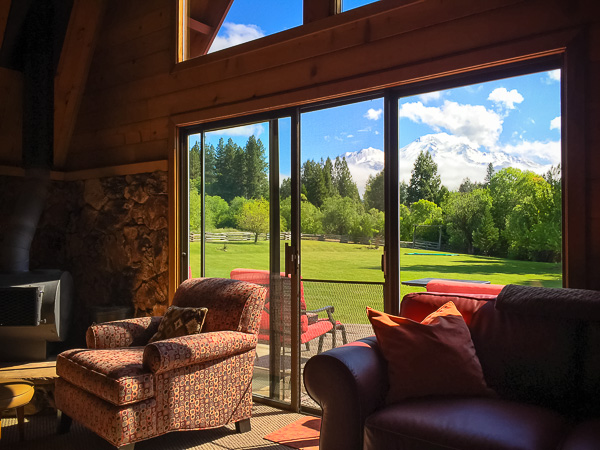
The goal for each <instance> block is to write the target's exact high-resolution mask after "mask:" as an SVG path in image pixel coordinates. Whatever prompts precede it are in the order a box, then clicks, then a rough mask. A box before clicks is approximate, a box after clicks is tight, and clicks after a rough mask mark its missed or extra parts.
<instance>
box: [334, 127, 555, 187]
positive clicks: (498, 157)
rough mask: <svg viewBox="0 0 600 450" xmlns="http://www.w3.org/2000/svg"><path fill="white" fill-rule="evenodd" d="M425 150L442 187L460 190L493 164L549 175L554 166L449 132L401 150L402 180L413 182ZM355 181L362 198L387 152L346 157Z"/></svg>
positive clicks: (362, 152) (481, 177)
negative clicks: (485, 147) (487, 148)
mask: <svg viewBox="0 0 600 450" xmlns="http://www.w3.org/2000/svg"><path fill="white" fill-rule="evenodd" d="M421 151H427V152H429V153H430V154H431V156H432V157H433V160H434V161H435V163H436V164H437V166H438V173H439V174H440V177H441V179H442V184H443V185H444V186H446V187H447V188H448V189H450V190H456V189H458V187H459V186H460V184H461V183H462V181H463V180H464V179H465V178H467V177H468V178H469V179H470V180H471V181H473V182H476V181H478V182H482V181H483V180H484V179H485V175H486V171H487V166H488V164H489V163H492V164H493V166H494V169H495V170H496V171H498V170H500V169H503V168H505V167H515V168H517V169H521V170H531V171H532V172H536V173H539V174H543V173H546V172H547V171H548V169H549V168H550V166H551V164H538V163H536V162H534V161H531V160H529V159H524V158H517V157H514V156H511V155H509V154H507V153H505V152H502V151H497V152H486V151H480V150H477V149H475V148H474V147H473V146H472V145H471V144H470V142H469V141H468V140H467V139H465V138H461V137H457V136H453V135H449V134H447V133H436V134H428V135H425V136H422V137H420V138H419V139H417V140H415V141H413V142H411V143H410V144H408V145H406V146H405V147H402V148H401V149H400V155H399V156H400V179H401V180H403V181H405V182H407V183H408V182H409V181H410V176H411V171H412V169H413V167H414V164H415V160H416V159H417V157H418V156H419V153H420V152H421ZM341 156H344V157H345V158H346V162H347V163H348V168H349V169H350V173H352V178H353V179H354V181H355V182H356V184H357V186H358V190H359V192H360V194H361V195H362V194H363V193H364V190H365V185H366V182H367V179H368V177H369V175H375V174H377V173H378V172H379V171H381V170H382V169H383V151H382V150H379V149H375V148H372V147H369V148H365V149H363V150H360V151H357V152H346V153H345V154H344V155H341Z"/></svg>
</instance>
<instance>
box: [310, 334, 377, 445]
mask: <svg viewBox="0 0 600 450" xmlns="http://www.w3.org/2000/svg"><path fill="white" fill-rule="evenodd" d="M304 386H305V387H306V390H307V392H308V393H309V395H310V396H311V397H312V398H313V399H314V400H315V401H316V402H317V403H318V404H319V405H321V408H322V409H323V424H322V426H321V437H320V442H321V447H320V448H322V449H331V448H343V449H346V450H362V448H363V430H364V424H365V419H366V418H367V416H369V415H370V414H371V413H372V412H373V411H375V410H376V409H377V408H378V407H380V406H381V405H383V404H384V403H385V395H386V393H387V390H388V377H387V365H386V363H385V360H384V359H383V356H382V355H381V354H380V352H379V349H378V347H377V340H376V339H375V337H369V338H364V339H360V340H358V341H356V342H352V343H350V344H347V345H344V346H342V347H337V348H334V349H331V350H328V351H326V352H324V353H321V354H318V355H316V356H313V357H312V358H310V359H309V360H308V362H307V363H306V365H305V366H304Z"/></svg>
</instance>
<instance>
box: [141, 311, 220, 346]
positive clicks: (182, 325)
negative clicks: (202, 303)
mask: <svg viewBox="0 0 600 450" xmlns="http://www.w3.org/2000/svg"><path fill="white" fill-rule="evenodd" d="M207 313H208V309H207V308H180V307H179V306H169V309H167V312H166V314H165V315H164V317H163V318H162V320H161V321H160V325H159V326H158V331H157V332H156V333H155V334H154V336H152V337H151V338H150V340H149V341H148V343H151V342H155V341H162V340H163V339H170V338H176V337H181V336H187V335H189V334H198V333H200V331H202V326H203V325H204V320H205V319H206V314H207Z"/></svg>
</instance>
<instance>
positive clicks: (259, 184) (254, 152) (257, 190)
mask: <svg viewBox="0 0 600 450" xmlns="http://www.w3.org/2000/svg"><path fill="white" fill-rule="evenodd" d="M244 150H245V151H244V158H243V159H244V166H243V167H244V177H243V180H244V195H245V197H246V198H248V199H250V198H254V199H258V198H261V197H265V198H267V197H268V193H269V182H268V177H267V167H268V165H267V161H266V160H265V146H264V145H263V143H262V142H261V140H260V139H259V140H258V141H257V140H256V138H255V137H254V135H252V136H250V137H249V138H248V142H247V143H246V148H245V149H244Z"/></svg>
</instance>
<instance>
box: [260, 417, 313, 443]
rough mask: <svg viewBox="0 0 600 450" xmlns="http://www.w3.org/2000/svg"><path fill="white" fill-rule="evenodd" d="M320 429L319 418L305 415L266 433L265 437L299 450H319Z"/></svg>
mask: <svg viewBox="0 0 600 450" xmlns="http://www.w3.org/2000/svg"><path fill="white" fill-rule="evenodd" d="M320 430H321V419H319V418H317V417H310V416H307V417H303V418H301V419H298V420H296V421H295V422H292V423H290V424H289V425H286V426H285V427H283V428H280V429H279V430H277V431H274V432H273V433H270V434H267V435H266V436H265V439H267V440H269V441H272V442H276V443H278V444H282V445H287V446H288V447H292V448H297V449H299V450H319V432H320Z"/></svg>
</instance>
